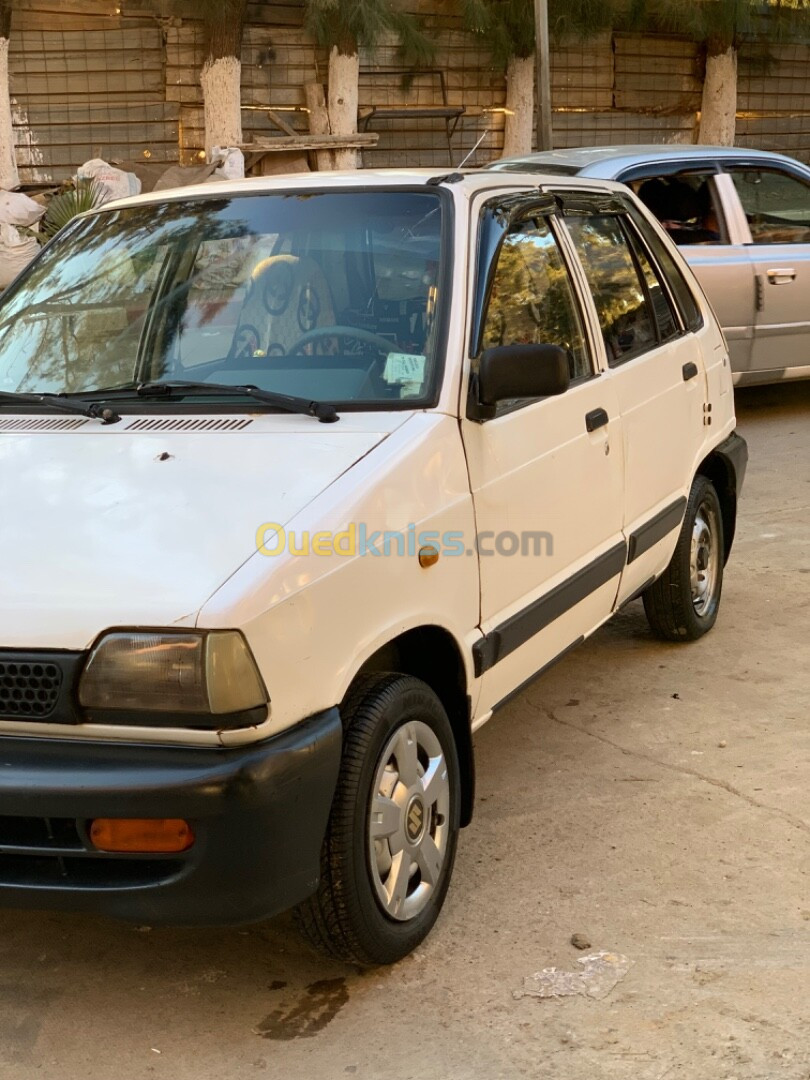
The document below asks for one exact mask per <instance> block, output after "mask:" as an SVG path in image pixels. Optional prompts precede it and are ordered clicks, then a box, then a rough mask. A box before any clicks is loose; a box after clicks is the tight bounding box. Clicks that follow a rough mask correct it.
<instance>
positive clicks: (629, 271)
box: [566, 214, 659, 367]
mask: <svg viewBox="0 0 810 1080" xmlns="http://www.w3.org/2000/svg"><path fill="white" fill-rule="evenodd" d="M566 225H567V227H568V231H569V232H570V234H571V239H572V240H573V242H574V246H575V248H576V250H577V254H578V255H579V258H580V261H581V263H582V267H583V270H584V271H585V277H586V278H587V279H588V284H589V285H590V289H591V295H592V296H593V302H594V305H595V307H596V313H597V315H598V317H599V325H600V327H601V330H602V337H603V339H604V342H605V349H606V351H607V358H608V363H609V364H610V366H611V367H614V366H616V365H617V364H620V363H623V362H624V361H625V360H629V359H631V358H632V357H634V356H638V355H639V354H641V353H643V352H646V351H647V350H649V349H652V348H655V346H656V345H657V344H658V340H659V336H658V332H657V329H656V323H655V317H654V314H653V308H652V304H651V302H650V299H649V295H648V291H647V289H646V287H645V282H644V280H643V276H642V274H641V271H640V268H639V266H638V262H637V259H636V258H635V256H634V254H633V251H632V249H631V246H630V244H629V242H628V239H627V236H626V235H625V231H624V229H623V228H622V223H621V220H620V217H619V215H617V214H605V215H599V214H593V215H582V216H571V217H569V218H566Z"/></svg>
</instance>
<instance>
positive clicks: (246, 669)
mask: <svg viewBox="0 0 810 1080" xmlns="http://www.w3.org/2000/svg"><path fill="white" fill-rule="evenodd" d="M79 704H80V705H81V706H82V708H83V709H85V710H87V712H88V714H89V715H88V719H90V720H93V721H95V722H103V723H122V724H149V725H162V726H177V727H205V728H221V727H243V726H247V725H249V724H255V723H260V722H261V720H263V719H264V718H265V717H266V715H267V691H266V690H265V688H264V683H263V682H262V678H261V675H260V674H259V671H258V669H257V667H256V662H255V660H254V659H253V656H252V654H251V652H250V649H249V648H248V645H247V642H246V641H245V639H244V638H243V637H242V635H241V634H240V633H239V632H238V631H236V630H211V631H207V632H206V631H199V632H189V631H158V630H153V631H137V630H115V631H111V632H110V633H107V634H104V635H103V636H102V637H101V638H99V640H98V641H97V642H96V644H95V645H94V646H93V648H92V649H91V651H90V656H89V658H88V660H87V664H86V665H85V668H84V671H83V672H82V676H81V678H80V680H79ZM143 714H149V715H143Z"/></svg>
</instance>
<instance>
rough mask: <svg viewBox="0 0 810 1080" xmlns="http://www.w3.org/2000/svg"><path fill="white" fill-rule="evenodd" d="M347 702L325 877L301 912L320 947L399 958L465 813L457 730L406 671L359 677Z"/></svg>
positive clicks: (417, 937) (427, 913) (421, 920)
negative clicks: (456, 737) (456, 740)
mask: <svg viewBox="0 0 810 1080" xmlns="http://www.w3.org/2000/svg"><path fill="white" fill-rule="evenodd" d="M341 712H342V716H343V724H344V742H343V758H342V764H341V769H340V776H339V779H338V784H337V789H336V792H335V797H334V800H333V803H332V811H331V815H330V818H329V825H328V827H327V832H326V837H325V839H324V844H323V850H322V855H321V881H320V885H319V887H318V891H317V892H316V893H315V895H314V896H312V897H311V898H310V899H309V900H307V901H305V903H303V904H301V905H300V906H299V908H298V909H297V910H296V921H297V923H298V926H299V928H300V930H301V931H302V933H303V934H304V936H305V937H306V938H307V939H308V940H309V941H310V942H311V943H312V944H313V945H314V946H315V947H316V948H317V949H319V950H320V951H321V952H325V953H327V954H329V955H331V956H336V957H338V958H339V959H341V960H346V961H349V962H351V963H356V964H360V965H363V966H374V965H378V964H392V963H394V962H395V961H397V960H400V959H402V957H404V956H407V954H408V953H409V952H411V951H412V950H413V949H415V948H416V947H417V945H419V944H420V943H421V942H422V941H423V940H424V938H425V937H426V935H427V934H428V933H429V931H430V930H431V928H432V926H433V924H434V923H435V921H436V919H437V918H438V915H439V912H440V910H441V907H442V904H443V903H444V898H445V895H446V893H447V888H448V886H449V884H450V876H451V874H452V871H453V862H454V859H455V853H456V842H457V839H458V831H459V817H460V797H459V795H460V770H459V762H458V754H457V750H456V743H455V737H454V735H453V730H452V728H451V726H450V721H449V719H448V717H447V713H446V712H445V710H444V707H443V706H442V704H441V702H440V701H439V699H438V697H437V696H436V694H435V693H434V692H433V691H432V690H431V688H430V687H429V686H427V685H426V684H425V683H423V682H422V681H421V680H419V679H415V678H413V677H412V676H410V675H398V674H392V673H382V674H373V675H369V676H365V677H362V678H361V679H359V680H358V681H357V683H356V684H355V686H354V688H353V689H352V690H351V692H350V694H349V696H348V698H347V700H346V702H345V704H344V706H343V708H342V709H341Z"/></svg>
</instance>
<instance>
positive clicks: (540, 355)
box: [470, 345, 571, 420]
mask: <svg viewBox="0 0 810 1080" xmlns="http://www.w3.org/2000/svg"><path fill="white" fill-rule="evenodd" d="M570 382H571V376H570V374H569V367H568V353H567V351H566V350H565V349H563V348H561V347H560V346H559V345H498V346H496V347H495V348H492V349H485V350H484V352H483V353H481V360H480V362H479V366H478V377H477V380H476V384H475V397H474V399H473V400H472V401H471V403H470V404H471V406H472V410H471V413H472V415H471V419H477V420H485V419H488V418H490V417H492V416H494V415H495V406H496V405H497V404H498V402H499V401H508V400H510V399H511V398H539V397H551V396H552V395H554V394H564V393H565V391H566V390H567V389H568V386H569V384H570ZM476 398H477V400H476Z"/></svg>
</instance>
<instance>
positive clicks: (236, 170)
mask: <svg viewBox="0 0 810 1080" xmlns="http://www.w3.org/2000/svg"><path fill="white" fill-rule="evenodd" d="M217 158H220V159H221V162H222V163H221V164H220V165H219V167H218V168H217V176H220V177H222V178H223V179H225V180H244V178H245V155H244V154H243V153H242V151H241V150H240V149H239V147H238V146H215V147H214V148H213V150H212V151H211V160H212V161H216V160H217Z"/></svg>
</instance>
